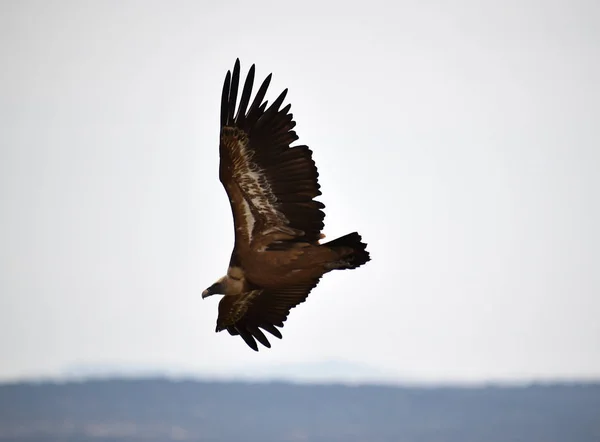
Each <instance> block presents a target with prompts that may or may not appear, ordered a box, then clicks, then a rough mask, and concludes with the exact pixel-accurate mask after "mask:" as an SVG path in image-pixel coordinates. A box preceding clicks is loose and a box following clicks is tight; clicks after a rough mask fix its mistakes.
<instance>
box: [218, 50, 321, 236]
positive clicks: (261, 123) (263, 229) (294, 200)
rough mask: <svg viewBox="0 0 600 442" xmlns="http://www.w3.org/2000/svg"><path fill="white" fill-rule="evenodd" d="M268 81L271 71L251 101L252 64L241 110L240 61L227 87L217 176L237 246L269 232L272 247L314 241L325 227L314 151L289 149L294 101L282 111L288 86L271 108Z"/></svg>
mask: <svg viewBox="0 0 600 442" xmlns="http://www.w3.org/2000/svg"><path fill="white" fill-rule="evenodd" d="M270 81H271V75H269V76H268V77H267V78H266V79H265V80H264V82H263V83H262V85H261V86H260V88H259V89H258V92H257V93H256V96H255V97H254V100H253V101H252V103H250V98H251V94H252V86H253V82H254V65H253V66H252V67H251V68H250V71H249V72H248V76H247V78H246V81H245V83H244V88H243V90H242V93H241V97H240V100H239V105H238V106H237V108H236V102H237V98H238V89H239V83H240V62H239V60H236V62H235V66H234V69H233V74H232V73H231V72H230V71H228V72H227V76H226V77H225V83H224V85H223V95H222V98H221V135H220V146H219V152H220V166H219V177H220V180H221V183H223V186H224V187H225V190H226V191H227V195H228V196H229V201H230V203H231V209H232V212H233V218H234V224H235V241H236V247H240V246H241V247H244V246H248V247H249V246H250V244H251V243H252V241H253V240H254V239H255V238H258V237H261V236H263V235H269V234H275V236H276V239H277V241H273V243H272V244H271V246H270V247H271V248H277V247H282V248H286V247H287V246H288V245H289V244H290V243H294V242H309V243H316V242H317V241H318V240H319V238H320V232H321V229H322V228H323V219H324V217H325V214H324V213H323V211H322V210H321V209H322V208H324V207H325V206H324V205H323V204H322V203H320V202H318V201H315V200H314V199H313V198H315V197H316V196H318V195H320V194H321V192H320V190H319V187H320V186H319V183H318V180H317V178H318V172H317V167H316V166H315V163H314V161H313V159H312V152H311V150H310V149H309V148H308V147H307V146H294V147H290V144H291V143H293V142H294V141H295V140H297V139H298V136H297V135H296V133H295V132H294V131H293V130H292V129H293V128H294V126H295V125H296V123H295V121H294V120H293V116H292V114H291V113H289V110H290V105H289V104H288V105H287V106H285V107H283V108H282V109H280V106H281V104H282V102H283V100H284V98H285V96H286V93H287V89H286V90H284V91H283V92H282V93H281V95H279V97H278V98H277V99H276V100H275V101H274V102H273V104H271V106H269V107H268V108H267V102H266V101H263V99H264V97H265V93H266V92H267V88H268V87H269V83H270ZM236 109H237V110H236Z"/></svg>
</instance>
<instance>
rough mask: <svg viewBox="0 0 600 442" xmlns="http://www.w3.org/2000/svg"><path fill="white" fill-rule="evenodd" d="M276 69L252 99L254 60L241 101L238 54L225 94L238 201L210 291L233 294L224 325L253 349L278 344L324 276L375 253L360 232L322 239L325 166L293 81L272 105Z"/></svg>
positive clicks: (225, 166) (226, 160) (226, 177)
mask: <svg viewBox="0 0 600 442" xmlns="http://www.w3.org/2000/svg"><path fill="white" fill-rule="evenodd" d="M270 81H271V75H269V76H268V77H267V78H266V79H265V80H264V81H263V83H262V85H261V86H260V88H259V89H258V92H257V93H256V96H255V97H254V100H252V102H250V98H251V94H252V86H253V83H254V65H253V66H252V67H251V68H250V71H249V72H248V75H247V77H246V81H245V83H244V87H243V90H242V93H241V97H240V100H239V105H238V106H237V112H236V102H237V97H238V89H239V82H240V62H239V60H236V62H235V66H234V68H233V75H232V73H231V72H230V71H228V72H227V76H226V77H225V84H224V85H223V94H222V97H221V136H220V145H219V154H220V166H219V178H220V180H221V183H222V184H223V186H224V187H225V190H226V192H227V196H228V197H229V201H230V203H231V211H232V213H233V222H234V226H235V244H234V248H233V252H232V254H231V260H230V262H229V268H228V270H227V274H226V275H225V276H223V277H222V278H220V279H219V280H218V281H217V282H216V283H214V284H213V285H212V286H210V287H209V288H208V289H206V290H205V291H204V292H203V293H202V297H203V298H205V297H207V296H210V295H214V294H222V295H225V296H224V297H223V298H222V299H221V301H220V303H219V316H218V318H217V329H216V331H217V332H219V331H222V330H227V331H228V332H229V333H230V334H232V335H240V336H241V337H242V338H243V339H244V341H245V342H246V343H247V344H248V345H249V346H250V347H251V348H252V349H254V350H258V345H257V344H256V341H259V342H260V343H261V344H263V345H264V346H266V347H270V346H271V344H270V343H269V341H268V339H267V337H266V336H265V334H264V333H263V332H262V331H261V329H262V330H264V331H267V332H269V333H270V334H272V335H273V336H276V337H277V338H281V337H282V336H281V332H280V331H279V329H278V328H277V327H280V328H281V327H283V323H284V321H285V320H286V319H287V316H288V314H289V312H290V310H291V309H292V308H294V307H295V306H297V305H298V304H300V303H302V302H304V301H305V300H306V298H307V296H308V294H309V293H310V291H311V290H312V289H313V288H314V287H315V286H316V285H317V284H318V282H319V279H320V278H321V277H322V276H323V274H325V273H327V272H329V271H331V270H337V269H353V268H356V267H359V266H361V265H362V264H364V263H366V262H367V261H369V260H370V257H369V253H368V252H367V251H366V244H364V243H362V242H361V237H360V235H359V234H358V233H356V232H354V233H350V234H348V235H345V236H342V237H341V238H338V239H336V240H334V241H330V242H328V243H325V244H320V240H321V239H322V238H323V237H324V235H323V234H322V233H321V230H322V229H323V219H324V218H325V214H324V213H323V210H322V209H323V208H324V207H325V205H324V204H323V203H321V202H319V201H315V199H314V198H315V197H317V196H319V195H320V194H321V191H320V190H319V187H320V186H319V183H318V176H319V174H318V172H317V167H316V166H315V163H314V161H313V159H312V152H311V150H310V149H309V148H308V147H307V146H293V147H292V146H290V145H291V144H292V143H293V142H294V141H296V140H297V139H298V136H297V135H296V132H294V131H293V130H292V129H293V128H294V126H295V125H296V123H295V122H294V120H293V118H292V114H291V113H289V110H290V107H291V106H290V105H289V104H288V105H287V106H285V107H283V108H280V107H281V105H282V103H283V100H284V99H285V96H286V94H287V89H286V90H284V91H283V92H282V93H281V94H280V95H279V97H278V98H277V99H276V100H275V101H274V102H273V103H272V104H271V106H269V107H268V108H267V101H263V100H264V97H265V94H266V92H267V88H268V87H269V83H270Z"/></svg>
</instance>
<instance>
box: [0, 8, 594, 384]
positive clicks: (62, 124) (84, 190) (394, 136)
mask: <svg viewBox="0 0 600 442" xmlns="http://www.w3.org/2000/svg"><path fill="white" fill-rule="evenodd" d="M599 22H600V3H598V2H596V1H592V0H590V1H587V2H586V1H568V0H558V1H554V2H547V1H541V0H539V1H533V0H525V1H521V0H519V1H503V2H496V1H467V0H459V1H455V2H444V1H420V0H419V1H417V0H414V1H405V2H389V3H385V2H378V1H370V2H366V3H365V2H361V3H358V4H352V3H348V2H324V1H318V2H295V3H294V4H293V5H292V4H285V3H282V2H275V1H273V2H260V1H254V2H233V1H229V2H195V1H188V2H184V1H178V2H166V1H165V2H156V1H129V2H117V1H107V2H92V1H72V2H59V1H37V2H32V1H4V2H1V3H0V60H1V63H2V66H1V69H0V210H1V213H0V215H1V216H0V296H1V297H0V379H12V378H18V377H24V376H48V375H56V374H60V373H62V372H63V371H64V369H65V367H68V366H71V365H73V364H91V365H94V364H113V365H124V366H128V365H131V366H139V367H144V366H148V367H159V368H161V369H166V370H173V371H187V372H194V373H211V374H214V373H235V372H240V371H242V370H245V369H253V370H261V369H265V367H270V366H276V365H279V364H292V365H293V364H296V363H307V362H317V361H324V360H341V361H351V362H356V363H359V364H363V365H366V366H368V367H373V369H374V370H380V371H382V372H385V373H388V374H391V375H392V376H395V377H397V378H398V379H401V378H406V377H410V378H417V379H423V380H482V379H519V378H521V379H522V378H532V377H536V378H552V377H575V376H600V321H599V320H598V318H599V317H600V271H599V269H598V265H599V263H600V251H599V250H600V234H599V233H598V226H600V195H599V189H600V178H599V175H598V169H599V167H600V124H599V122H600V81H599V80H598V79H599V78H600V28H599V27H598V23H599ZM236 57H240V59H241V62H242V71H243V73H244V74H245V72H246V71H247V69H248V68H249V67H250V65H251V64H252V63H256V64H257V75H258V78H259V79H260V80H262V78H264V76H266V75H267V74H268V73H270V72H273V74H274V78H273V82H272V83H271V84H272V86H271V89H270V93H269V94H268V99H270V100H272V99H273V98H274V97H275V96H276V95H278V94H279V92H280V91H281V90H282V89H283V88H285V87H289V89H290V91H289V94H288V99H287V102H291V104H292V111H293V113H294V116H295V119H296V121H297V122H298V126H297V131H298V134H299V136H300V140H299V142H300V143H302V144H308V145H309V146H310V147H311V148H312V149H313V151H314V158H315V160H316V162H317V165H318V167H319V172H320V182H321V184H322V191H323V196H322V197H321V200H322V201H323V202H325V203H326V205H327V208H326V214H327V217H326V219H325V223H326V227H325V233H326V234H327V236H328V237H329V238H334V237H336V236H339V235H342V234H345V233H348V232H350V231H353V230H358V231H359V232H360V233H361V234H362V235H363V238H364V239H365V240H366V241H367V242H368V243H369V250H370V251H371V255H372V258H373V260H372V262H370V263H369V264H368V265H367V266H365V267H361V268H360V269H358V270H355V271H351V272H336V273H333V274H329V275H327V276H326V277H325V278H324V279H323V280H322V282H321V284H320V285H319V286H318V287H317V289H316V290H314V291H313V293H312V294H311V295H310V297H309V300H308V302H307V303H305V304H303V305H302V306H300V307H299V308H297V309H295V310H293V311H292V314H291V315H290V319H289V320H288V322H287V323H286V326H285V328H284V329H283V333H284V339H283V340H282V341H279V340H277V339H272V342H273V344H274V345H273V348H272V349H271V350H266V351H260V352H259V353H255V352H253V351H252V350H250V349H248V348H247V347H246V345H245V344H244V342H243V341H242V340H241V339H239V338H233V337H230V336H229V335H228V334H227V333H219V334H215V333H214V327H215V320H216V314H217V302H218V299H217V298H216V297H215V298H209V299H207V300H204V301H203V300H202V299H201V297H200V293H201V291H202V290H203V289H204V288H206V287H207V286H208V285H210V284H211V283H212V282H213V281H214V280H215V279H216V278H217V277H219V276H221V275H222V274H223V273H224V272H225V269H226V267H227V263H228V260H229V255H230V252H231V246H232V243H233V228H232V220H231V215H230V209H229V207H228V201H227V199H226V196H225V192H224V190H223V189H222V187H221V184H220V182H219V180H218V170H217V168H218V145H217V143H218V130H219V121H218V118H219V103H220V94H221V87H222V83H223V78H224V75H225V73H226V71H227V70H228V69H231V68H232V67H233V63H234V61H235V59H236Z"/></svg>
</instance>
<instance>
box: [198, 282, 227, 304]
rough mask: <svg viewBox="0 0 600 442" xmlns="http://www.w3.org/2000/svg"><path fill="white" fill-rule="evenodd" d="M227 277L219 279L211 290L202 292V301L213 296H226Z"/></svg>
mask: <svg viewBox="0 0 600 442" xmlns="http://www.w3.org/2000/svg"><path fill="white" fill-rule="evenodd" d="M226 278H227V276H223V277H222V278H219V279H218V280H217V282H215V283H214V284H213V285H211V286H210V287H209V288H207V289H206V290H204V291H203V292H202V299H204V298H207V297H209V296H212V295H224V294H225V284H224V281H225V279H226Z"/></svg>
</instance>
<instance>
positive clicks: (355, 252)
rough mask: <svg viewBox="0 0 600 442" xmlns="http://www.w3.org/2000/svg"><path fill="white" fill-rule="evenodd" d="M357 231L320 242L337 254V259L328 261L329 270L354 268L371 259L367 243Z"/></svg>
mask: <svg viewBox="0 0 600 442" xmlns="http://www.w3.org/2000/svg"><path fill="white" fill-rule="evenodd" d="M361 239H362V238H361V237H360V235H359V234H358V233H357V232H352V233H349V234H347V235H344V236H341V237H339V238H337V239H334V240H333V241H329V242H326V243H325V244H322V246H323V247H328V248H330V249H332V250H333V251H335V252H337V253H338V254H339V259H338V260H336V261H335V262H332V263H330V265H329V267H331V270H334V269H335V270H344V269H355V268H357V267H360V266H361V265H363V264H365V263H366V262H368V261H370V260H371V257H370V255H369V252H367V245H366V244H365V243H364V242H362V241H361Z"/></svg>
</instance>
